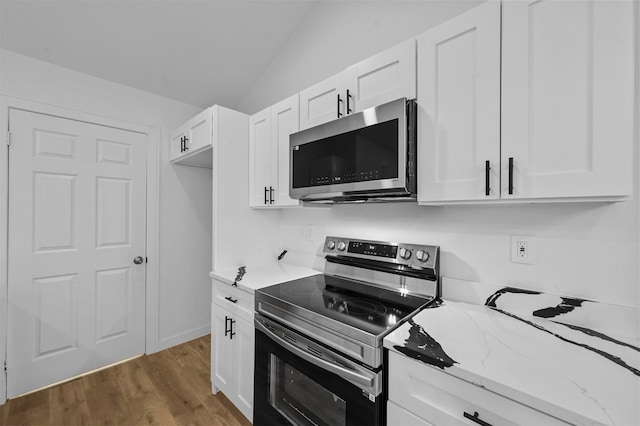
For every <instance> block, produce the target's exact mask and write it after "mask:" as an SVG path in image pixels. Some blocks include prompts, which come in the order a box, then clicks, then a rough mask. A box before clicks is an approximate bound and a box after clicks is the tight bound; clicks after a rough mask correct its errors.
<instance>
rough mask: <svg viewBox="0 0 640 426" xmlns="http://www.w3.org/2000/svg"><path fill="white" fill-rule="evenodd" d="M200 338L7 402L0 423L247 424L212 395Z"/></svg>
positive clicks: (206, 347) (206, 350)
mask: <svg viewBox="0 0 640 426" xmlns="http://www.w3.org/2000/svg"><path fill="white" fill-rule="evenodd" d="M210 342H211V338H210V336H205V337H202V338H200V339H196V340H193V341H191V342H187V343H185V344H183V345H180V346H176V347H173V348H170V349H167V350H165V351H162V352H158V353H155V354H153V355H148V356H147V355H144V356H141V357H139V358H135V359H133V360H130V361H127V362H125V363H122V364H119V365H115V366H113V367H109V368H107V369H105V370H101V371H98V372H95V373H92V374H89V375H86V376H83V377H80V378H77V379H75V380H72V381H69V382H66V383H63V384H60V385H57V386H54V387H50V388H47V389H43V390H40V391H37V392H34V393H31V394H28V395H24V396H22V397H19V398H15V399H12V400H9V401H7V403H6V404H5V405H2V406H0V424H2V425H134V424H162V425H176V424H177V425H250V423H249V421H248V420H247V419H246V417H244V416H243V415H242V414H241V413H240V412H239V411H238V410H237V409H236V408H235V407H234V406H233V405H232V404H231V403H230V402H229V400H228V399H227V398H225V397H224V395H223V394H222V393H220V392H219V393H218V394H217V395H212V394H211V381H210V369H209V367H210V359H211V358H210V356H209V354H210V350H211V345H210Z"/></svg>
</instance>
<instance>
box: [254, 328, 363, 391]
mask: <svg viewBox="0 0 640 426" xmlns="http://www.w3.org/2000/svg"><path fill="white" fill-rule="evenodd" d="M254 324H255V326H256V329H258V330H260V331H262V332H263V333H264V334H266V335H267V336H268V337H269V338H270V339H272V340H274V341H275V342H276V343H278V344H279V345H280V346H282V347H283V348H285V349H287V350H288V351H290V352H292V353H294V354H295V355H297V356H299V357H300V358H302V359H304V360H305V361H308V362H310V363H311V364H313V365H315V366H317V367H320V368H322V369H324V370H327V371H329V372H331V373H334V374H337V375H338V376H341V377H343V378H344V379H346V380H348V381H350V382H352V383H356V384H360V385H363V386H367V387H372V386H373V380H374V378H373V377H367V376H364V375H362V374H358V373H357V372H355V371H352V370H349V369H346V368H344V367H340V366H339V365H335V364H332V363H330V362H327V361H325V360H323V359H322V358H317V357H316V356H314V355H312V354H311V353H309V352H306V351H304V350H302V349H300V348H298V347H297V346H295V345H292V344H291V343H289V342H287V341H286V340H284V339H283V338H281V337H279V336H277V335H276V334H274V333H272V332H271V330H269V329H268V328H267V327H265V326H264V325H263V324H262V323H260V322H259V321H254Z"/></svg>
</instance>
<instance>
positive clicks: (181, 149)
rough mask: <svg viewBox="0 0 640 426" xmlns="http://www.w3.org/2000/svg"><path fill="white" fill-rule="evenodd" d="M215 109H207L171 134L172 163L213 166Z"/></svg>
mask: <svg viewBox="0 0 640 426" xmlns="http://www.w3.org/2000/svg"><path fill="white" fill-rule="evenodd" d="M214 109H215V107H211V108H207V109H205V110H204V111H202V112H201V113H200V114H198V115H196V116H195V117H193V118H192V119H191V120H189V121H187V122H186V123H185V124H183V125H182V126H180V127H178V128H177V129H176V130H175V131H174V132H173V133H172V134H171V139H170V143H171V154H170V159H171V162H172V163H176V164H184V165H188V166H200V167H209V168H210V167H211V165H212V164H213V158H212V141H213V119H212V117H213V111H214Z"/></svg>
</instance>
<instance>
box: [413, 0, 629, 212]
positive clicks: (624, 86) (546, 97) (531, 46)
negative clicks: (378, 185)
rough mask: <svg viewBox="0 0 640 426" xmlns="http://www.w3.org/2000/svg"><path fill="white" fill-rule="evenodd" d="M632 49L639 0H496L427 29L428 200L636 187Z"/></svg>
mask: <svg viewBox="0 0 640 426" xmlns="http://www.w3.org/2000/svg"><path fill="white" fill-rule="evenodd" d="M500 7H502V22H501V21H500ZM500 31H502V34H501V36H500ZM500 42H501V44H500ZM500 48H501V49H502V51H501V52H500ZM633 58H634V53H633V5H632V2H601V1H570V2H567V1H553V0H541V1H525V0H523V1H508V2H503V3H502V6H501V5H500V3H498V2H489V3H486V4H483V5H481V6H478V7H476V8H474V9H472V10H470V11H469V12H467V13H465V14H463V15H460V16H458V17H456V18H454V19H452V20H450V21H448V22H445V23H444V24H442V25H439V26H438V27H436V28H434V29H432V30H430V31H428V32H427V33H425V34H423V35H421V36H419V37H418V105H419V109H418V111H419V115H418V132H419V138H418V141H419V146H418V155H419V173H418V176H419V182H418V202H419V203H421V204H444V203H448V202H474V201H478V200H495V199H501V200H520V201H523V200H524V201H537V200H540V201H554V200H557V201H572V200H574V201H579V200H594V201H608V200H619V199H623V198H624V197H626V196H629V195H630V194H631V191H632V182H633V163H632V161H633V160H632V157H633V110H634V107H633V87H634V86H633V78H634V75H633V72H634V63H633ZM500 76H501V78H500Z"/></svg>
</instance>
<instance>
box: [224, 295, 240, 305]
mask: <svg viewBox="0 0 640 426" xmlns="http://www.w3.org/2000/svg"><path fill="white" fill-rule="evenodd" d="M225 299H226V300H228V301H229V302H231V303H238V299H234V298H232V297H231V296H227V297H225Z"/></svg>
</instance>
